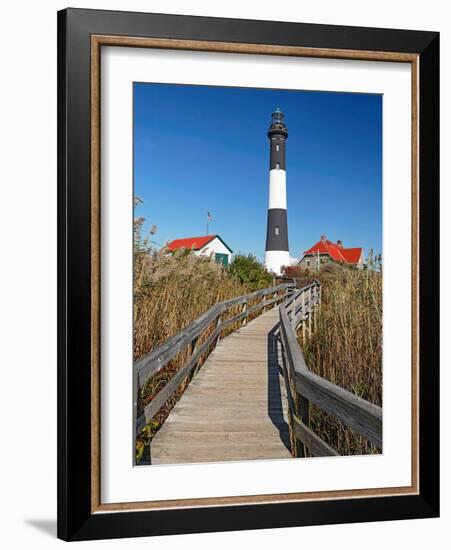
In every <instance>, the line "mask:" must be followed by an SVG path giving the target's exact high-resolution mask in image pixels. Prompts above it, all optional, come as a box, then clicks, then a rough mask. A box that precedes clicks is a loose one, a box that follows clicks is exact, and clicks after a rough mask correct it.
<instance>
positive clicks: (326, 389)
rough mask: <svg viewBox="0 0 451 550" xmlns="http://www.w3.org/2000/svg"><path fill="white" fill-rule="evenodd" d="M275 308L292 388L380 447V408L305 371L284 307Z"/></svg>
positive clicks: (300, 352) (299, 349)
mask: <svg viewBox="0 0 451 550" xmlns="http://www.w3.org/2000/svg"><path fill="white" fill-rule="evenodd" d="M279 312H280V322H281V333H282V335H283V342H284V346H285V349H286V352H287V359H288V361H289V362H290V364H291V366H292V368H293V369H294V373H295V376H294V378H295V385H296V390H297V391H298V392H299V393H300V394H301V395H302V396H304V397H306V398H307V399H309V400H311V401H313V402H314V403H316V404H317V405H319V406H320V407H321V408H323V409H324V410H325V411H326V412H328V413H330V414H332V415H334V416H336V417H338V418H339V419H340V420H342V421H343V422H344V424H346V425H347V426H349V427H350V428H352V429H354V430H355V431H357V432H358V433H360V434H361V435H363V436H365V437H366V438H367V439H369V441H371V442H372V443H373V444H374V445H376V446H377V447H379V448H382V409H381V408H380V407H378V406H377V405H374V404H372V403H369V402H368V401H365V400H364V399H361V398H360V397H357V396H356V395H354V394H353V393H351V392H349V391H347V390H344V389H343V388H341V387H339V386H337V385H335V384H333V383H332V382H329V381H328V380H325V379H324V378H321V377H320V376H317V375H316V374H314V373H312V372H311V371H309V370H308V369H307V366H306V364H305V360H304V356H303V354H302V351H301V348H300V346H299V344H298V342H297V339H296V334H295V332H294V331H293V329H292V328H291V324H290V322H289V319H288V315H287V313H286V311H285V310H284V309H283V308H280V309H279Z"/></svg>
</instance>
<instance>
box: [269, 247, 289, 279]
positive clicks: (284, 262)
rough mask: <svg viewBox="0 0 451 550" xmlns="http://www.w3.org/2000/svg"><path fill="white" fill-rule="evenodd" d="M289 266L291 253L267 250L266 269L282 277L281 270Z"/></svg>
mask: <svg viewBox="0 0 451 550" xmlns="http://www.w3.org/2000/svg"><path fill="white" fill-rule="evenodd" d="M289 265H290V253H289V252H288V250H267V251H266V252H265V267H266V269H267V270H268V271H272V272H273V273H274V274H275V275H280V274H281V268H282V267H283V266H289Z"/></svg>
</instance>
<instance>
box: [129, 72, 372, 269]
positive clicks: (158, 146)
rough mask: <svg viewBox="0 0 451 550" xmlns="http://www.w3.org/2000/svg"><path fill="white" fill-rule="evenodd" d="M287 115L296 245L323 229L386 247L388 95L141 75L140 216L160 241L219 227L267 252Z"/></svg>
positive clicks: (236, 243)
mask: <svg viewBox="0 0 451 550" xmlns="http://www.w3.org/2000/svg"><path fill="white" fill-rule="evenodd" d="M276 106H279V107H280V108H281V109H282V110H283V111H284V113H285V116H286V124H287V127H288V132H289V136H288V141H287V200H288V236H289V244H290V255H291V256H293V257H296V258H299V257H300V256H301V255H302V252H303V251H304V250H306V249H307V248H309V247H310V246H311V245H313V244H314V243H315V242H317V241H318V240H319V238H320V236H321V235H322V234H325V235H327V237H328V238H329V239H330V240H331V241H336V240H337V239H341V240H342V241H343V244H344V245H345V246H352V247H354V246H362V247H363V248H364V249H365V255H367V254H368V250H369V249H370V248H373V249H374V250H375V252H381V251H382V248H381V247H382V96H380V95H370V94H354V93H333V92H310V91H290V90H266V89H253V88H244V89H243V88H223V87H210V86H185V85H183V86H179V85H171V84H147V83H135V84H134V194H135V196H138V197H140V198H141V199H142V200H143V201H144V204H142V205H140V206H139V208H138V209H137V210H136V215H137V216H138V215H139V216H144V217H145V218H146V228H149V227H150V226H151V225H153V224H156V225H157V226H158V232H157V234H156V235H155V236H154V239H155V241H157V242H158V243H159V244H164V243H165V242H166V241H169V240H172V239H176V238H182V237H191V236H198V235H205V234H206V217H207V211H210V212H211V214H212V216H213V222H212V223H211V224H210V233H211V234H213V233H217V234H219V235H221V237H222V238H223V239H224V240H225V242H226V243H227V244H229V246H230V247H231V248H232V249H233V251H234V252H235V253H237V252H244V253H247V252H252V253H253V254H255V255H256V256H257V257H258V258H259V259H262V258H263V256H264V249H265V239H266V216H267V208H268V177H269V172H268V171H269V141H268V138H267V136H266V132H267V130H268V126H269V123H270V117H271V112H272V111H273V110H274V108H275V107H276Z"/></svg>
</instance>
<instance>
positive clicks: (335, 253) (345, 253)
mask: <svg viewBox="0 0 451 550" xmlns="http://www.w3.org/2000/svg"><path fill="white" fill-rule="evenodd" d="M318 252H319V253H320V254H329V256H330V257H331V258H332V259H333V260H335V261H336V262H341V263H346V264H357V263H358V262H359V259H360V256H361V254H362V249H361V248H343V246H342V245H339V244H336V243H333V242H331V241H328V240H327V239H321V240H320V241H318V242H317V243H316V244H314V245H313V246H312V247H311V248H309V249H308V250H306V251H305V252H304V256H306V255H308V254H318Z"/></svg>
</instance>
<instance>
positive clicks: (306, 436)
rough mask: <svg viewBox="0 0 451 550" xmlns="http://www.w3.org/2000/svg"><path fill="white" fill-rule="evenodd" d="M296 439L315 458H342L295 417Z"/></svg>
mask: <svg viewBox="0 0 451 550" xmlns="http://www.w3.org/2000/svg"><path fill="white" fill-rule="evenodd" d="M293 430H294V433H295V435H296V437H297V438H298V439H299V440H300V441H302V443H303V444H304V445H305V446H306V447H307V448H308V449H309V451H310V452H311V453H312V455H313V456H340V455H339V453H338V452H337V451H336V450H335V449H333V448H332V447H331V446H330V445H328V444H327V443H326V442H325V441H323V440H322V439H321V438H320V437H318V436H317V435H316V433H315V432H313V431H312V430H311V429H310V428H309V427H308V426H306V425H305V424H304V423H303V422H302V421H301V420H300V419H299V418H297V417H296V416H294V417H293Z"/></svg>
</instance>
